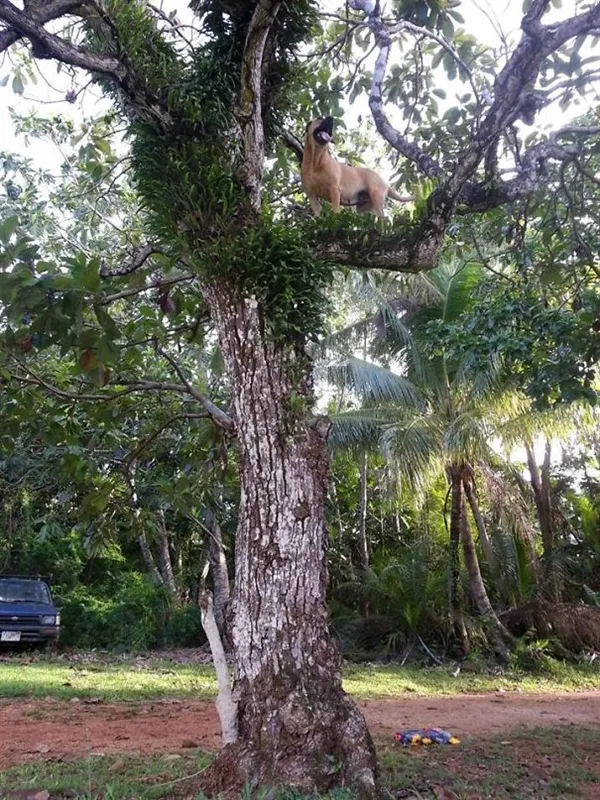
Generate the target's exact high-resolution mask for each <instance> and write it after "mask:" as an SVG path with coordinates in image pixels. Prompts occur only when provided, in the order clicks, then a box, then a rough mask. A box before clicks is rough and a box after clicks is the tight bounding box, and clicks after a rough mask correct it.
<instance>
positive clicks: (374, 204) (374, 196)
mask: <svg viewBox="0 0 600 800" xmlns="http://www.w3.org/2000/svg"><path fill="white" fill-rule="evenodd" d="M386 194H387V192H385V191H383V192H382V191H380V190H379V189H371V190H370V192H369V196H370V198H371V208H372V209H373V211H374V212H375V214H377V216H378V217H379V219H384V218H385V214H384V213H383V204H384V202H385V197H386Z"/></svg>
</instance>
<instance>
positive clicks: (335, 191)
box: [329, 186, 342, 214]
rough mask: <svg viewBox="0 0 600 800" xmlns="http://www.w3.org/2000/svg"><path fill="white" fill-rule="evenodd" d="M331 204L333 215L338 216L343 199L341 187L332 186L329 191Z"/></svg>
mask: <svg viewBox="0 0 600 800" xmlns="http://www.w3.org/2000/svg"><path fill="white" fill-rule="evenodd" d="M329 202H330V203H331V208H332V209H333V213H334V214H337V213H338V212H339V210H340V208H341V205H342V197H341V192H340V187H339V186H331V187H330V189H329Z"/></svg>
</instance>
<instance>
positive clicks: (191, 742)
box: [181, 739, 200, 749]
mask: <svg viewBox="0 0 600 800" xmlns="http://www.w3.org/2000/svg"><path fill="white" fill-rule="evenodd" d="M181 746H182V747H185V748H186V749H187V748H192V747H200V745H199V744H198V742H197V741H195V740H194V739H184V740H183V742H182V743H181Z"/></svg>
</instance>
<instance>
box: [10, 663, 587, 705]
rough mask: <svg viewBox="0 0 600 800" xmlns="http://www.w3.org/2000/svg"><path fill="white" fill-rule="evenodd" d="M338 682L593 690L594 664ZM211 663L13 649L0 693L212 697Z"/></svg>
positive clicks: (392, 672)
mask: <svg viewBox="0 0 600 800" xmlns="http://www.w3.org/2000/svg"><path fill="white" fill-rule="evenodd" d="M344 686H345V688H346V690H347V691H348V692H350V694H352V695H354V696H355V697H358V698H363V699H368V698H373V699H375V698H386V697H393V696H396V697H397V696H398V695H402V694H404V693H410V694H412V695H414V696H422V697H440V696H444V695H454V694H461V693H463V694H464V693H475V694H477V693H485V692H494V691H497V690H498V689H504V690H506V691H511V690H513V691H522V692H572V691H581V690H584V689H600V668H599V667H597V666H592V667H590V666H587V665H581V666H574V665H570V664H559V663H558V662H555V663H554V662H553V666H552V669H551V670H550V671H547V672H545V673H544V674H531V673H517V672H511V671H507V672H504V673H502V674H489V673H481V674H472V673H464V672H463V673H461V674H460V675H458V677H456V678H454V677H452V675H451V674H450V671H449V670H448V669H444V668H441V667H436V668H431V669H423V668H419V667H410V666H408V667H400V666H396V665H360V666H358V665H347V666H346V667H345V669H344ZM215 693H216V681H215V678H214V672H213V669H212V666H210V665H206V664H190V663H185V664H178V663H174V662H171V661H169V660H167V659H162V660H153V659H151V658H135V657H128V658H126V657H102V658H101V657H97V658H91V657H89V656H88V657H86V659H85V660H80V659H78V658H77V657H74V659H73V660H69V659H68V658H67V657H65V656H62V657H59V658H51V657H48V658H46V657H34V658H32V657H31V656H30V655H27V654H23V655H15V656H14V657H12V658H10V659H7V660H4V661H2V662H1V663H0V697H4V698H8V697H53V698H63V699H69V698H71V697H82V698H83V697H99V698H101V699H103V700H117V701H118V700H150V699H154V698H169V697H178V698H180V697H199V698H202V697H206V698H209V697H213V696H214V694H215Z"/></svg>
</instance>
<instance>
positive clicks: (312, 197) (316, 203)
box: [308, 194, 321, 217]
mask: <svg viewBox="0 0 600 800" xmlns="http://www.w3.org/2000/svg"><path fill="white" fill-rule="evenodd" d="M308 202H309V203H310V207H311V210H312V212H313V214H314V215H315V217H318V216H320V214H321V201H320V200H319V198H318V197H317V195H316V194H309V195H308Z"/></svg>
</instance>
